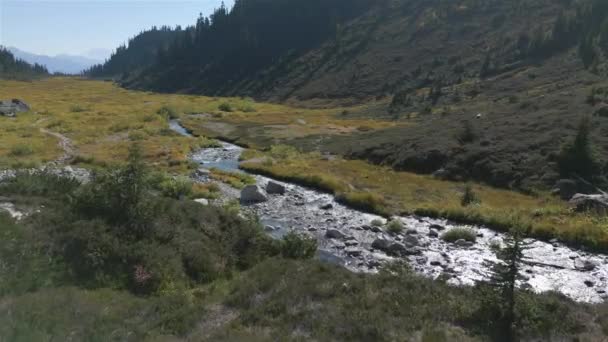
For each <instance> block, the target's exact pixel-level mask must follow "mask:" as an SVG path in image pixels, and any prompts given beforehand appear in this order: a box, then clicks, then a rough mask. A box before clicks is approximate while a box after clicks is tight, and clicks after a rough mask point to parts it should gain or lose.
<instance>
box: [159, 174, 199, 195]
mask: <svg viewBox="0 0 608 342" xmlns="http://www.w3.org/2000/svg"><path fill="white" fill-rule="evenodd" d="M159 188H160V191H161V192H162V194H163V195H164V196H166V197H170V198H174V199H181V198H184V197H190V196H191V195H192V193H193V191H192V181H191V180H190V179H188V178H186V177H175V178H167V179H165V180H164V181H162V182H161V183H160V184H159Z"/></svg>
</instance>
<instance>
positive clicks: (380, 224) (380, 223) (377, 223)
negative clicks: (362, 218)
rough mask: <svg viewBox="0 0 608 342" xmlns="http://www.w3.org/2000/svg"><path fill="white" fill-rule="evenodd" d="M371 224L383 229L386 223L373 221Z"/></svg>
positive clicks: (377, 220)
mask: <svg viewBox="0 0 608 342" xmlns="http://www.w3.org/2000/svg"><path fill="white" fill-rule="evenodd" d="M371 224H372V226H374V227H382V225H384V222H382V220H380V219H373V220H372V222H371Z"/></svg>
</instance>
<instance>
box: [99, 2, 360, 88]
mask: <svg viewBox="0 0 608 342" xmlns="http://www.w3.org/2000/svg"><path fill="white" fill-rule="evenodd" d="M369 6H370V1H366V0H354V1H353V0H332V1H324V0H312V1H311V0H294V1H266V0H253V1H251V0H249V1H245V0H240V1H235V4H234V7H233V8H232V9H228V8H226V7H225V6H224V5H223V4H222V6H221V7H220V8H218V9H216V10H215V11H214V13H213V14H211V15H210V16H209V17H203V16H201V17H199V19H198V20H197V22H196V24H195V25H194V26H191V27H188V28H186V29H185V30H183V31H181V32H178V33H177V34H175V33H173V35H172V36H171V37H170V39H168V40H160V41H157V42H153V44H150V46H151V47H153V51H154V52H155V53H156V52H157V53H156V55H155V56H153V57H154V58H153V62H152V63H147V62H149V61H150V60H149V58H146V60H145V61H143V60H142V61H140V60H139V59H143V58H142V57H144V56H136V55H135V54H134V52H135V51H136V50H137V49H135V47H133V48H132V47H131V46H132V45H134V44H135V42H136V41H138V40H140V39H143V38H144V35H150V34H152V33H151V32H144V33H142V35H140V36H137V37H135V38H133V39H132V41H131V43H130V44H129V48H128V49H125V48H124V47H121V48H120V49H119V51H117V53H116V54H115V56H113V57H112V58H110V60H109V61H107V62H106V64H104V65H103V66H98V67H96V68H94V70H91V71H90V72H89V73H90V74H91V75H100V74H101V75H108V74H114V75H115V74H116V72H112V73H110V72H109V71H106V70H110V69H112V70H111V71H114V69H117V70H118V71H121V72H122V71H126V70H129V68H128V67H125V66H127V65H130V66H131V69H133V68H134V67H140V69H141V68H142V67H144V68H143V69H144V70H141V72H136V73H129V74H124V75H123V78H122V81H123V83H124V84H125V85H127V86H134V87H142V86H143V87H146V88H149V89H154V90H158V91H175V90H180V89H188V91H191V92H192V91H206V92H208V93H221V92H222V90H223V89H225V88H227V87H228V86H229V83H232V82H237V81H239V80H242V79H244V78H246V77H258V73H259V72H260V71H261V70H263V69H264V68H266V67H269V66H273V65H276V64H277V62H287V61H289V60H290V59H291V58H293V56H297V55H298V54H300V53H302V52H304V51H308V50H309V49H311V48H314V47H317V46H318V45H320V44H322V43H323V42H325V41H326V40H327V39H331V38H333V37H335V35H336V33H337V31H338V28H339V25H340V24H341V23H343V22H345V21H346V20H348V19H349V18H352V17H353V16H355V15H357V14H360V13H362V12H363V10H364V9H366V8H368V7H369ZM312 23H314V24H312ZM302 28H306V29H304V30H303V29H302ZM154 35H155V36H158V33H155V34H154ZM123 55H125V57H126V56H129V57H132V59H128V60H123V59H125V58H122V57H123ZM149 55H150V54H146V55H145V57H149ZM132 62H135V63H136V65H133V64H132ZM113 65H118V66H120V67H119V68H118V67H115V68H111V66H113ZM204 66H208V67H204ZM261 77H264V76H261ZM228 80H230V81H228Z"/></svg>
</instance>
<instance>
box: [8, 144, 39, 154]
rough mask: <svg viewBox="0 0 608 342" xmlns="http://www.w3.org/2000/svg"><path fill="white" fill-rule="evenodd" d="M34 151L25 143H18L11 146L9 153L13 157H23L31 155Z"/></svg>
mask: <svg viewBox="0 0 608 342" xmlns="http://www.w3.org/2000/svg"><path fill="white" fill-rule="evenodd" d="M33 153H34V149H33V148H32V147H31V146H29V145H25V144H18V145H15V146H13V147H11V150H10V152H9V154H10V155H11V156H13V157H25V156H29V155H32V154H33Z"/></svg>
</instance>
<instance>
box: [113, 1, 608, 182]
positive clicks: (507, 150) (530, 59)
mask: <svg viewBox="0 0 608 342" xmlns="http://www.w3.org/2000/svg"><path fill="white" fill-rule="evenodd" d="M319 13H322V14H321V15H320V14H319ZM607 18H608V3H606V2H605V1H601V0H572V1H562V0H521V1H506V0H483V1H479V0H451V1H444V0H375V1H356V2H352V1H342V0H334V1H300V0H289V1H288V0H249V1H243V0H241V1H237V2H236V4H235V6H234V8H233V9H231V10H228V9H226V8H224V7H221V8H220V9H218V10H217V11H216V12H215V13H214V14H213V15H211V16H210V17H209V18H204V17H201V18H200V19H199V20H198V22H197V24H196V26H194V27H190V28H187V29H186V30H184V31H183V33H184V34H182V35H179V39H177V40H174V41H173V42H172V43H171V44H169V45H168V47H167V48H159V50H158V51H159V53H158V55H157V58H156V59H154V60H153V62H152V64H149V65H148V63H147V62H141V61H137V63H135V62H134V64H131V65H130V66H129V69H132V70H133V72H131V73H129V74H128V75H124V76H125V77H123V78H122V79H121V82H122V85H123V86H125V87H128V88H136V89H146V90H154V91H161V92H188V93H199V94H201V93H202V94H208V95H238V96H251V97H254V98H257V99H263V100H271V101H277V102H289V103H295V104H299V105H304V106H312V105H319V104H321V105H323V106H336V105H350V104H357V105H361V104H363V106H362V107H360V108H359V109H355V110H346V111H344V112H343V118H344V119H350V118H361V117H366V118H379V119H388V120H395V121H397V122H407V123H409V124H408V125H398V127H396V128H391V129H387V130H385V131H383V132H374V133H369V134H366V133H365V132H361V133H360V134H354V135H350V136H347V137H330V138H327V137H326V138H324V139H322V143H320V142H319V141H321V140H319V139H308V141H302V139H299V140H296V141H295V142H294V143H295V144H297V145H298V146H299V147H301V146H305V147H306V148H310V149H314V150H323V151H328V150H329V151H331V152H336V153H339V154H343V155H348V156H352V157H356V158H364V159H368V160H371V161H373V162H376V163H382V164H388V165H391V166H393V167H395V168H398V169H404V170H413V171H416V172H424V173H431V172H435V171H441V172H440V173H439V174H441V175H442V177H447V178H450V179H475V180H481V181H485V182H488V183H491V184H493V185H498V186H503V187H517V188H528V187H529V186H538V185H539V184H542V185H543V186H552V185H553V184H554V183H555V181H556V180H557V179H559V177H560V176H564V174H563V172H560V171H559V168H558V165H557V164H558V155H559V153H560V147H561V145H562V144H564V143H566V142H567V141H569V139H570V137H571V136H573V135H574V134H575V130H576V127H577V122H578V121H580V120H581V116H583V115H588V116H593V118H592V120H591V121H592V125H591V126H592V129H591V131H590V135H591V140H592V142H593V143H594V148H593V149H592V150H593V152H594V153H596V154H597V157H598V159H599V160H598V162H597V163H598V165H600V166H601V167H599V166H598V167H596V168H595V170H597V171H596V172H594V175H595V176H597V175H602V174H603V171H601V170H603V161H602V160H603V159H608V158H604V156H607V155H608V140H606V139H605V134H603V133H602V132H601V131H600V128H599V127H601V125H598V123H599V122H600V121H601V120H604V119H603V117H604V116H606V114H605V112H606V110H603V109H602V108H604V106H605V105H606V104H608V103H605V102H606V101H605V100H606V98H607V96H606V94H608V91H607V89H608V84H605V82H604V76H605V75H606V74H607V73H608V69H607V67H608V63H607V62H606V61H607V59H606V53H607V52H608V43H607V42H608V38H607V37H608V20H607ZM136 39H137V38H136ZM128 50H130V49H128ZM117 61H118V59H117V58H113V59H111V60H110V61H109V62H108V63H107V64H106V65H110V64H112V63H115V62H117ZM135 64H137V65H138V66H139V67H137V68H134V67H133V65H135ZM463 131H465V132H468V134H469V137H468V138H466V139H461V138H460V136H461V135H463ZM437 132H440V134H439V135H437V134H436V133H437ZM355 141H356V143H354V142H355ZM404 146H407V147H408V148H404ZM522 156H524V157H522ZM600 178H601V177H600ZM600 181H601V182H602V183H604V181H602V180H601V179H600Z"/></svg>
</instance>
